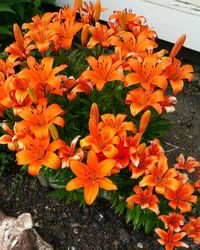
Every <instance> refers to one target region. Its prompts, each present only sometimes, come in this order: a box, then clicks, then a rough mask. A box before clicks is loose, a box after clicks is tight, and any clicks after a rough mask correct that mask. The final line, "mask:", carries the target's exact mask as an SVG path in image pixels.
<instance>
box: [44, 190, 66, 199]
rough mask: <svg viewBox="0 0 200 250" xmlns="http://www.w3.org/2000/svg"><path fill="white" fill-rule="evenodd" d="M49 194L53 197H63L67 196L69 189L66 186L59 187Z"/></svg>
mask: <svg viewBox="0 0 200 250" xmlns="http://www.w3.org/2000/svg"><path fill="white" fill-rule="evenodd" d="M48 196H49V197H51V198H57V199H63V198H64V197H65V196H67V190H66V189H65V188H63V189H57V190H54V191H52V192H50V193H49V194H48Z"/></svg>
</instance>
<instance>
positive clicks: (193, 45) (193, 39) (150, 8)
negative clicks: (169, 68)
mask: <svg viewBox="0 0 200 250" xmlns="http://www.w3.org/2000/svg"><path fill="white" fill-rule="evenodd" d="M73 2H74V1H73V0H57V1H56V4H57V5H58V6H64V5H66V4H70V5H73ZM86 2H89V1H88V0H86ZM92 2H94V0H92ZM101 2H102V6H103V7H106V8H107V9H108V11H106V12H104V13H102V16H101V18H102V19H103V20H108V17H109V15H110V14H111V13H112V12H113V11H114V10H123V9H125V8H127V9H132V11H133V12H134V13H137V14H138V15H142V16H145V17H146V18H147V21H148V24H149V25H150V26H151V27H153V28H154V29H155V30H156V31H157V33H158V36H159V38H161V39H163V40H165V41H169V42H173V43H174V42H175V41H176V40H177V38H178V37H179V36H180V35H182V34H186V35H187V40H186V42H185V44H184V45H185V47H187V48H190V49H193V50H196V51H199V52H200V0H187V1H186V0H167V1H165V0H101Z"/></svg>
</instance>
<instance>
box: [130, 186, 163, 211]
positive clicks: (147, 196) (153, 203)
mask: <svg viewBox="0 0 200 250" xmlns="http://www.w3.org/2000/svg"><path fill="white" fill-rule="evenodd" d="M133 191H134V192H135V193H136V194H133V195H131V196H130V197H128V198H127V199H126V202H127V207H128V208H133V206H134V204H135V203H136V204H139V205H140V207H141V208H142V209H145V208H148V209H150V210H152V211H153V212H154V213H156V214H159V213H160V212H159V208H158V204H157V203H158V202H159V199H158V197H157V196H156V195H155V194H153V193H152V192H153V188H152V187H149V188H148V189H146V190H142V189H141V188H140V187H138V186H135V187H134V188H133Z"/></svg>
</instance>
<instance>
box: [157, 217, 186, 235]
mask: <svg viewBox="0 0 200 250" xmlns="http://www.w3.org/2000/svg"><path fill="white" fill-rule="evenodd" d="M159 218H160V219H161V220H162V221H163V222H164V225H165V229H167V228H170V227H172V228H173V230H174V231H175V232H180V231H181V228H180V226H181V225H183V224H184V216H183V215H182V214H177V213H174V212H172V213H169V214H168V215H160V216H159Z"/></svg>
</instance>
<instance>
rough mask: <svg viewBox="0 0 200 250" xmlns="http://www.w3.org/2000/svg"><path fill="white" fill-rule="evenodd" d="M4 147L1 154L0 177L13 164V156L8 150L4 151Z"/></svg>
mask: <svg viewBox="0 0 200 250" xmlns="http://www.w3.org/2000/svg"><path fill="white" fill-rule="evenodd" d="M3 148H4V147H3V146H2V145H1V152H0V177H2V175H3V173H4V171H5V170H6V169H7V168H9V167H10V165H11V164H13V156H12V154H11V153H10V152H8V151H7V150H6V149H5V151H3Z"/></svg>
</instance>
